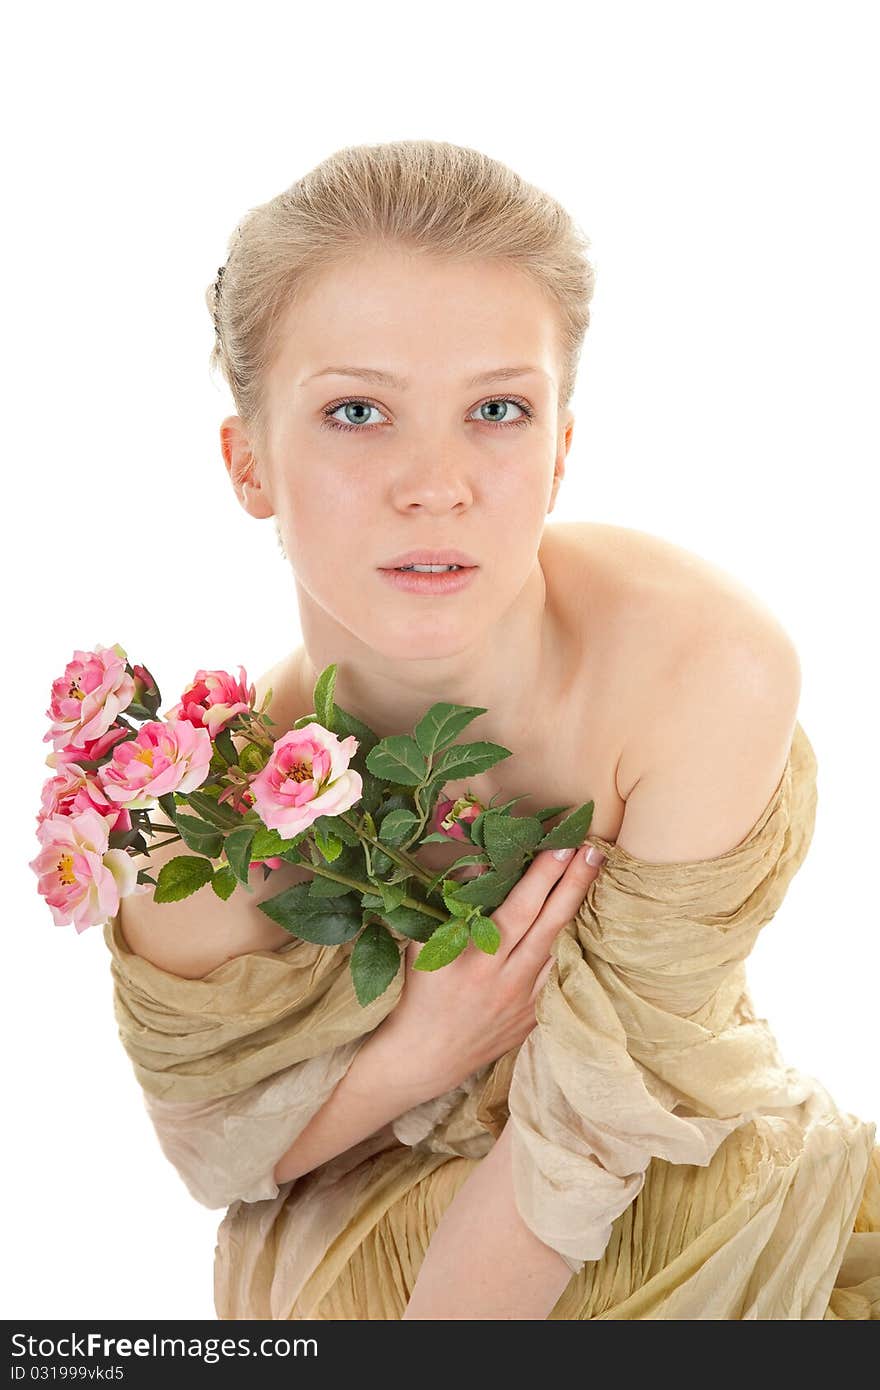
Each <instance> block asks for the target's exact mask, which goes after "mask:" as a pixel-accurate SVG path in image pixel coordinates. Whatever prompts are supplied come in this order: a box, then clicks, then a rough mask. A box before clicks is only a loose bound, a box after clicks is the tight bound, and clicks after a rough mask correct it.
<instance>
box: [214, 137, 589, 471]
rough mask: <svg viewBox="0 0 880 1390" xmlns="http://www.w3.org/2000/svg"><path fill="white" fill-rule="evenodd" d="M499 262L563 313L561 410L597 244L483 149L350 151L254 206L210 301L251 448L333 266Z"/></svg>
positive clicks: (219, 354) (402, 145)
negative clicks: (369, 260)
mask: <svg viewBox="0 0 880 1390" xmlns="http://www.w3.org/2000/svg"><path fill="white" fill-rule="evenodd" d="M389 243H390V244H392V245H399V246H401V247H402V248H403V247H405V248H406V249H407V250H409V251H413V250H416V251H422V252H425V253H426V254H431V255H434V256H438V257H444V256H445V257H449V258H452V259H467V260H486V259H489V260H495V261H504V262H506V263H508V264H510V265H512V266H514V267H516V268H518V269H519V270H520V271H522V272H523V273H524V274H526V275H527V276H530V277H531V279H532V280H533V281H534V282H536V283H537V284H538V285H539V286H540V287H542V288H543V289H544V290H545V291H546V293H547V294H548V295H549V297H550V299H551V301H552V302H553V303H555V305H556V306H557V308H558V311H559V328H560V338H559V348H560V362H561V368H562V371H561V379H560V383H559V405H560V407H562V406H565V405H568V403H569V401H570V399H571V396H572V393H573V391H574V385H575V377H576V373H577V365H578V359H579V357H580V352H581V347H582V345H583V341H584V337H585V334H586V331H587V328H588V326H589V322H590V312H589V306H590V300H591V298H592V295H593V284H594V279H595V272H594V269H593V266H592V265H591V263H590V261H589V259H588V257H587V251H588V249H589V246H590V242H589V240H588V238H587V237H586V236H584V235H583V233H582V232H581V231H580V230H579V229H578V227H577V226H576V224H575V223H574V222H573V220H572V218H571V217H570V216H569V214H568V213H567V212H566V211H565V209H564V208H563V207H562V206H561V205H560V204H559V203H558V202H556V200H555V199H554V198H552V197H550V195H549V194H547V193H544V192H543V191H542V190H541V189H539V188H536V187H535V186H534V185H532V184H530V183H527V182H526V181H525V180H524V179H522V178H520V176H519V175H518V174H516V173H514V171H513V170H512V169H510V168H508V167H507V166H506V165H505V164H502V163H500V162H499V161H498V160H497V159H491V158H490V157H489V156H488V155H485V154H481V153H480V152H479V151H478V150H473V149H468V148H466V147H464V146H461V145H452V144H449V143H447V142H446V141H441V140H395V141H390V142H388V143H386V144H379V145H349V146H346V147H345V148H343V149H340V150H338V151H336V153H335V154H332V155H330V156H329V157H328V158H327V159H324V160H322V162H321V163H320V164H318V165H316V166H315V168H314V169H312V170H310V171H309V172H308V173H307V174H304V175H303V177H302V178H300V179H298V180H297V181H296V183H294V184H292V185H291V186H290V188H288V189H286V190H285V191H284V192H283V193H279V194H278V195H277V196H276V197H275V198H272V199H270V200H269V202H267V203H262V204H260V205H259V206H258V207H255V208H251V209H250V211H249V212H247V213H246V214H245V216H244V217H243V218H242V219H241V221H240V222H239V223H238V226H237V227H236V229H235V231H234V232H233V234H232V236H231V237H230V239H229V242H228V244H227V249H228V257H227V261H226V264H225V265H224V266H222V267H221V268H220V270H219V271H218V273H217V277H216V279H215V280H214V282H213V283H212V284H211V285H210V286H209V288H208V289H207V290H206V292H205V299H206V303H207V305H208V308H209V309H210V311H211V314H212V316H213V319H214V328H215V338H214V346H213V349H212V351H211V356H210V368H211V369H213V368H214V367H219V368H220V370H221V372H222V374H223V377H224V378H225V380H226V383H227V385H228V386H229V389H230V391H231V393H232V398H233V400H234V402H235V408H236V411H237V413H238V415H239V416H240V417H241V419H242V421H243V423H244V425H245V428H246V429H247V430H248V433H249V435H250V437H251V440H252V441H253V443H254V445H255V447H257V448H259V447H260V446H261V445H262V443H263V442H264V441H265V439H266V437H267V429H268V419H267V404H266V395H265V382H266V377H267V373H268V370H269V369H270V367H271V365H272V363H273V361H274V360H275V355H276V352H277V350H278V347H279V345H280V326H281V324H282V322H283V320H284V318H285V317H286V314H287V311H288V310H289V308H290V307H291V305H293V304H294V303H295V302H296V300H297V298H298V297H299V296H300V295H302V294H303V293H304V292H305V291H306V290H307V288H308V287H309V285H311V284H312V283H313V282H314V280H315V279H316V278H318V277H320V275H321V274H322V273H323V272H324V271H326V270H328V269H330V268H331V267H332V266H333V265H335V264H338V263H340V262H341V261H343V260H346V259H349V258H351V257H354V256H356V255H357V254H358V252H359V251H363V250H365V249H368V248H369V247H371V246H376V245H387V244H389Z"/></svg>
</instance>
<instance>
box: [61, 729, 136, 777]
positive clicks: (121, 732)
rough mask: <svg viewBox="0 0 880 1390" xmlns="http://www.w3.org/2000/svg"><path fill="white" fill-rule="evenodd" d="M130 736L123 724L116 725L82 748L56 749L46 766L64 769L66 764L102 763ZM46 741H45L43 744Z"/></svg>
mask: <svg viewBox="0 0 880 1390" xmlns="http://www.w3.org/2000/svg"><path fill="white" fill-rule="evenodd" d="M128 734H129V731H128V729H126V728H124V726H123V725H122V724H114V725H112V727H111V728H109V729H108V730H107V732H106V733H105V734H102V735H101V737H100V738H93V739H89V740H88V742H87V743H84V744H83V746H82V748H74V746H73V745H72V744H71V745H70V746H69V747H66V748H56V749H55V750H54V752H52V753H49V754H47V756H46V766H47V767H63V766H64V764H65V763H80V762H82V763H91V762H100V761H101V760H102V759H103V758H104V757H105V756H106V754H107V753H109V751H110V749H111V748H112V747H113V745H114V744H116V743H118V742H119V740H120V739H122V738H128ZM45 741H46V740H45V739H44V740H43V742H44V743H45Z"/></svg>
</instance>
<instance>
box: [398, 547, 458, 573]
mask: <svg viewBox="0 0 880 1390" xmlns="http://www.w3.org/2000/svg"><path fill="white" fill-rule="evenodd" d="M403 565H461V567H462V569H476V568H477V562H476V560H475V559H474V557H473V555H468V554H467V553H466V552H465V551H464V550H449V549H446V550H407V551H406V552H405V553H403V554H401V555H395V556H394V557H393V558H392V559H390V560H386V561H385V563H384V564H383V565H380V566H379V569H383V570H394V569H400V568H401V566H403Z"/></svg>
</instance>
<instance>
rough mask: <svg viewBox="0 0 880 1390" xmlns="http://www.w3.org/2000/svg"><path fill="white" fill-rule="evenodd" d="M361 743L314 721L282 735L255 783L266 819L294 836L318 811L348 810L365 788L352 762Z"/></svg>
mask: <svg viewBox="0 0 880 1390" xmlns="http://www.w3.org/2000/svg"><path fill="white" fill-rule="evenodd" d="M357 748H358V740H357V739H356V738H355V736H354V734H349V735H348V737H347V738H344V739H341V740H340V739H339V738H337V736H336V734H334V733H331V731H330V730H329V729H325V728H324V727H323V726H322V725H321V724H317V723H315V722H312V723H310V724H305V725H304V726H303V728H301V729H291V730H290V731H289V732H288V733H286V734H283V735H282V736H281V738H279V739H278V741H277V742H276V743H275V745H274V747H273V749H272V753H271V755H270V757H269V761H268V762H267V763H266V766H265V767H264V768H263V770H262V772H258V773H257V775H256V777H255V778H254V779H253V781H252V782H251V783H250V791H251V792H252V793H253V796H254V806H255V809H256V812H257V815H258V816H259V817H260V819H261V820H262V822H263V824H264V825H266V826H268V827H269V829H270V830H277V831H278V833H279V834H280V835H281V836H283V838H284V839H286V840H290V839H293V837H294V836H295V835H299V834H300V832H301V831H303V830H307V829H308V827H309V826H310V825H312V824H313V822H314V821H316V820H317V819H318V817H319V816H338V815H339V814H340V813H341V812H342V811H347V810H348V809H349V807H350V806H353V805H354V803H355V802H356V801H358V800H359V799H360V796H361V792H362V790H363V779H362V778H361V775H360V773H359V772H356V771H355V770H354V769H353V768H349V766H348V763H349V760H350V759H351V758H352V757H353V756H354V754H355V753H356V751H357Z"/></svg>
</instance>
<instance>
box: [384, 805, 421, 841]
mask: <svg viewBox="0 0 880 1390" xmlns="http://www.w3.org/2000/svg"><path fill="white" fill-rule="evenodd" d="M418 827H419V817H418V816H417V815H416V814H415V812H414V811H406V810H402V809H401V810H398V811H389V812H388V814H387V816H383V818H382V823H381V825H380V826H379V836H378V838H379V839H380V840H384V841H385V843H386V844H388V845H402V844H403V842H404V840H408V839H409V838H410V837H411V836H412V835H413V834H414V833H415V831H416V830H417V829H418Z"/></svg>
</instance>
